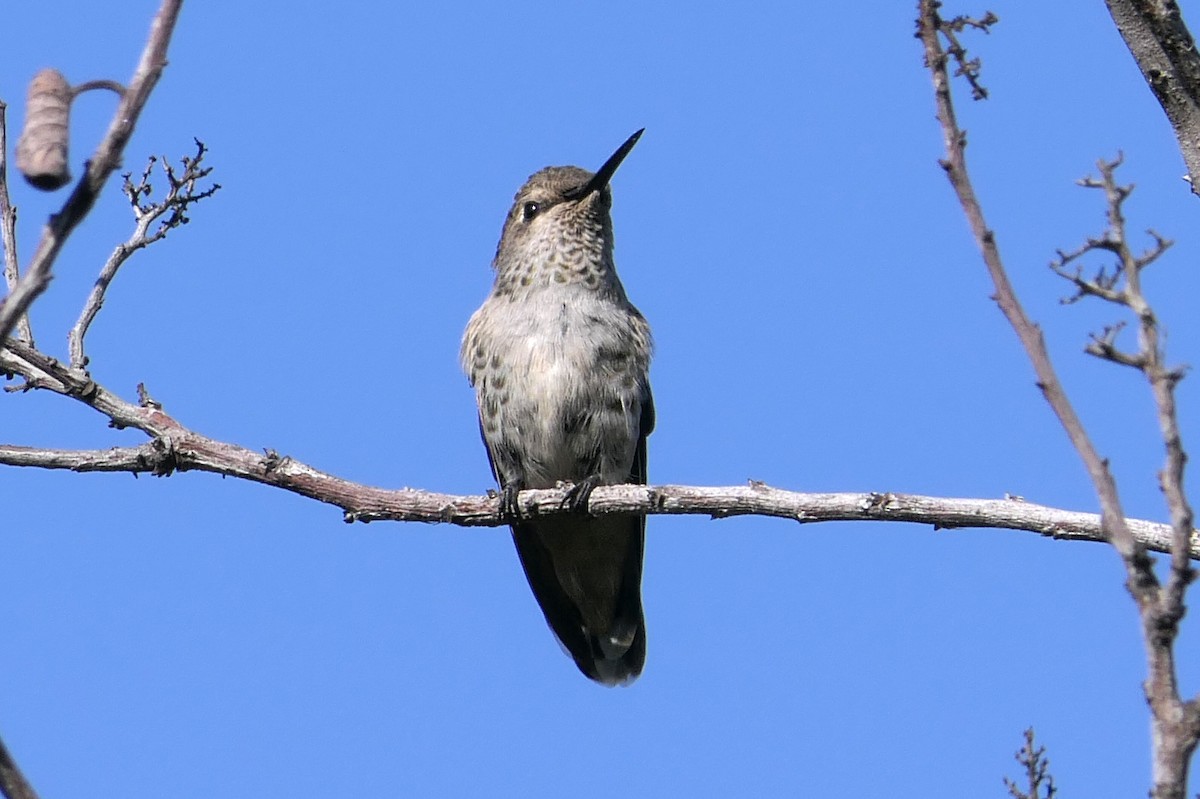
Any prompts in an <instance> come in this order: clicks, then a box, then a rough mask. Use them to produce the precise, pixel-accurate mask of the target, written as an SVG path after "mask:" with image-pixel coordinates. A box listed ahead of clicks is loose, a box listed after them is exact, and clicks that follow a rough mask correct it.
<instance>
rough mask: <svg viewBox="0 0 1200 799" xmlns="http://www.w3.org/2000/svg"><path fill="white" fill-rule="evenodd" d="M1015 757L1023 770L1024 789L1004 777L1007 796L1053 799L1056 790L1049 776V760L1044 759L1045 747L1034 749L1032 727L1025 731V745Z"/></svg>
mask: <svg viewBox="0 0 1200 799" xmlns="http://www.w3.org/2000/svg"><path fill="white" fill-rule="evenodd" d="M1015 757H1016V759H1017V762H1018V763H1020V764H1021V766H1022V767H1023V768H1024V769H1025V787H1024V788H1021V787H1020V786H1019V785H1017V784H1016V783H1015V782H1013V781H1012V780H1010V779H1009V778H1008V777H1005V778H1004V787H1006V788H1008V795H1009V796H1011V797H1012V798H1013V799H1054V796H1055V795H1056V794H1057V793H1058V788H1056V787H1055V785H1054V777H1053V776H1052V775H1051V774H1050V760H1049V758H1047V757H1046V747H1044V746H1038V747H1034V736H1033V727H1030V728H1029V729H1027V730H1025V745H1024V746H1022V747H1021V748H1020V749H1019V750H1018V751H1017V754H1016V755H1015Z"/></svg>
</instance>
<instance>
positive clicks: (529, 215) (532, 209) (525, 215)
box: [521, 202, 542, 222]
mask: <svg viewBox="0 0 1200 799" xmlns="http://www.w3.org/2000/svg"><path fill="white" fill-rule="evenodd" d="M541 210H542V206H541V204H540V203H535V202H528V203H525V205H523V206H521V218H522V219H524V220H525V221H526V222H528V221H529V220H530V219H533V218H534V217H535V216H537V215H538V211H541Z"/></svg>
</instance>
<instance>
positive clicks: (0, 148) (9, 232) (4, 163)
mask: <svg viewBox="0 0 1200 799" xmlns="http://www.w3.org/2000/svg"><path fill="white" fill-rule="evenodd" d="M7 111H8V105H6V104H5V102H4V101H3V100H0V247H3V248H4V282H5V284H6V285H7V286H8V290H9V292H10V293H11V292H12V290H13V289H14V288H15V287H16V285H17V281H18V280H19V279H20V277H21V268H20V266H18V260H17V209H16V208H13V205H12V201H11V200H10V199H9V196H8V119H7ZM17 336H18V337H19V338H20V339H21V341H24V342H25V343H27V344H31V345H32V344H33V328H32V327H30V325H29V315H28V314H21V315H20V316H19V317H18V318H17Z"/></svg>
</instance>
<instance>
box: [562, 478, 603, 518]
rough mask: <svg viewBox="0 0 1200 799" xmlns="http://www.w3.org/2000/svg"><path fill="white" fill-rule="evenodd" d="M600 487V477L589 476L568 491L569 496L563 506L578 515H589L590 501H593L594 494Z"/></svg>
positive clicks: (565, 498) (564, 500) (564, 499)
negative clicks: (597, 487)
mask: <svg viewBox="0 0 1200 799" xmlns="http://www.w3.org/2000/svg"><path fill="white" fill-rule="evenodd" d="M598 485H600V475H598V474H590V475H588V476H587V477H585V478H583V479H582V480H580V481H579V482H578V483H576V484H575V485H573V486H571V487H570V488H568V489H567V495H566V496H565V497H564V498H563V504H564V505H566V506H567V507H569V508H570V509H571V510H573V511H575V512H576V513H587V512H588V500H589V499H591V497H592V492H593V491H595V490H596V486H598Z"/></svg>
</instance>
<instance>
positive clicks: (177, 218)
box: [67, 139, 221, 369]
mask: <svg viewBox="0 0 1200 799" xmlns="http://www.w3.org/2000/svg"><path fill="white" fill-rule="evenodd" d="M206 152H207V148H206V147H205V146H204V144H203V143H202V142H201V141H200V140H199V139H197V140H196V154H195V155H194V156H191V157H186V156H185V157H184V158H183V159H181V160H182V163H183V171H182V172H181V173H176V171H175V169H174V167H172V166H171V165H170V164H169V163H168V162H167V161H166V159H161V160H160V159H157V158H155V157H153V156H151V157H150V159H149V162H148V163H147V164H146V168H145V169H144V170H143V171H142V175H141V178H140V180H139V181H138V182H137V183H134V182H133V180H132V176H131V175H130V174H128V173H127V174H126V175H125V176H124V177H125V182H124V184H123V186H122V191H123V192H124V193H125V196H126V198H128V200H129V204H130V205H131V206H132V208H133V215H134V219H135V220H136V224H135V225H134V230H133V234H132V235H131V236H130V237H129V239H128V240H127V241H125V243H123V244H119V245H117V248H116V249H115V250H113V253H112V255H110V256H109V257H108V261H107V262H106V263H105V264H104V268H103V269H101V270H100V276H99V277H97V278H96V283H95V284H94V285H93V286H92V291H91V293H90V294H88V298H87V301H86V302H85V303H84V306H83V311H82V312H81V313H80V315H79V320H78V321H77V322H76V323H75V326H74V327H72V328H71V331H70V333H69V334H68V335H67V340H68V345H69V351H70V357H71V366H72V367H73V368H75V369H84V368H86V367H87V363H88V359H87V356H86V355H84V352H83V339H84V336H86V335H87V331H88V328H89V327H90V326H91V324H92V321H93V320H94V319H95V318H96V314H97V313H99V312H100V308H101V306H103V305H104V295H105V293H106V292H107V291H108V287H109V285H111V284H112V281H113V278H114V277H116V275H117V270H118V269H120V268H121V266H122V265H123V264H124V263H125V262H126V261H127V260H128V259H129V257H130V256H131V255H133V254H134V253H135V252H137V251H138V250H141V249H143V248H145V247H148V246H150V245H151V244H153V243H154V242H156V241H159V240H160V239H163V238H165V237H166V235H167V233H168V232H170V231H171V230H173V229H175V228H177V227H179V226H180V225H186V224H187V223H188V222H189V221H190V219H189V218H188V215H187V214H188V209H189V208H191V206H192V205H193V204H195V203H198V202H200V201H201V200H204V199H207V198H209V197H211V196H213V194H215V193H216V192H217V191H218V190H220V188H221V184H219V183H214V184H213V185H212V186H209V187H208V188H207V189H203V190H200V191H197V188H196V184H197V183H198V182H199V181H201V180H204V179H205V178H207V177H208V176H209V175H210V174H211V173H212V167H202V166H201V164H202V163H203V162H204V155H205V153H206ZM155 163H161V164H162V170H163V174H164V175H165V176H166V179H167V193H166V196H165V197H164V198H163V199H162V200H160V201H159V202H156V203H148V202H146V198H147V197H149V196H150V194H151V192H152V189H153V185H152V183H151V182H150V175H151V173H152V171H153V169H154V164H155ZM164 217H165V218H164ZM159 220H161V221H159ZM156 221H157V222H159V224H158V226H157V227H156V228H155V229H154V230H153V231H151V229H150V228H151V226H152V225H153V224H154V223H155V222H156Z"/></svg>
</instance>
